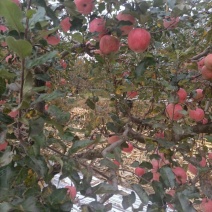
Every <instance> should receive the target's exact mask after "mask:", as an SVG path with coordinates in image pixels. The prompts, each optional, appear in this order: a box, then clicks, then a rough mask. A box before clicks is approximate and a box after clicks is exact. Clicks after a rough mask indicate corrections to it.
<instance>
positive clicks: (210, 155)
mask: <svg viewBox="0 0 212 212" xmlns="http://www.w3.org/2000/svg"><path fill="white" fill-rule="evenodd" d="M208 159H209V160H212V152H209V153H208Z"/></svg>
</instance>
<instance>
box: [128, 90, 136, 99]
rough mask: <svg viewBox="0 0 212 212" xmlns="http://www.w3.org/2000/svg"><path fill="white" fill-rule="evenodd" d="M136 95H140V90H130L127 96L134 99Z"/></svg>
mask: <svg viewBox="0 0 212 212" xmlns="http://www.w3.org/2000/svg"><path fill="white" fill-rule="evenodd" d="M136 96H138V91H128V92H127V98H130V99H133V98H135V97H136Z"/></svg>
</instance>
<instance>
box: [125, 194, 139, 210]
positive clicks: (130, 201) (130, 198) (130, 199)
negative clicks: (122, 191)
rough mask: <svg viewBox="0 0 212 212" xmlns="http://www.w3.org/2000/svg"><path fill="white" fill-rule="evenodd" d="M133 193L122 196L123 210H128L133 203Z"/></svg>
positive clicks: (134, 198)
mask: <svg viewBox="0 0 212 212" xmlns="http://www.w3.org/2000/svg"><path fill="white" fill-rule="evenodd" d="M135 200H136V197H135V193H134V192H133V191H132V192H131V194H129V195H126V196H123V200H122V206H123V208H124V209H127V208H129V207H130V206H132V204H133V203H134V202H135Z"/></svg>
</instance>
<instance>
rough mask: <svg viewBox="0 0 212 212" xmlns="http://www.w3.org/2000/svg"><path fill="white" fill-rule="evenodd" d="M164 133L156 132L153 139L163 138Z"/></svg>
mask: <svg viewBox="0 0 212 212" xmlns="http://www.w3.org/2000/svg"><path fill="white" fill-rule="evenodd" d="M164 137H165V136H164V132H157V133H155V138H164Z"/></svg>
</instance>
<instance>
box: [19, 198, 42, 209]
mask: <svg viewBox="0 0 212 212" xmlns="http://www.w3.org/2000/svg"><path fill="white" fill-rule="evenodd" d="M36 203H37V199H36V198H35V197H32V196H31V197H28V198H27V199H26V200H25V201H24V202H23V203H21V208H23V210H25V211H28V212H40V209H39V208H38V207H37V206H36Z"/></svg>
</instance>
